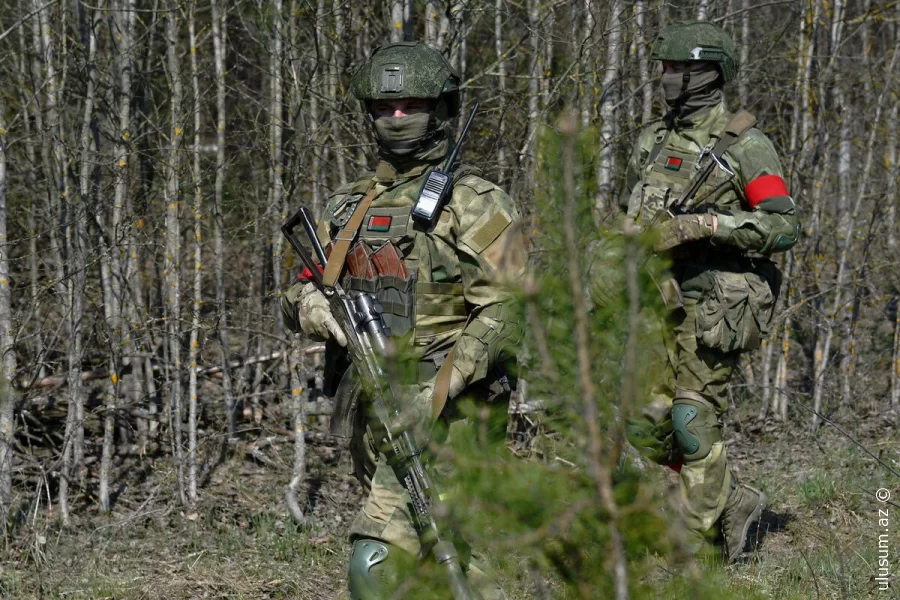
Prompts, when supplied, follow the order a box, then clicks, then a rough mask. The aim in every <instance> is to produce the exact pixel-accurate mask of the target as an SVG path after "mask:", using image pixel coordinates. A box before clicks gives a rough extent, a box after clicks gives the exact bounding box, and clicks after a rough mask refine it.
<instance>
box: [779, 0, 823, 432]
mask: <svg viewBox="0 0 900 600" xmlns="http://www.w3.org/2000/svg"><path fill="white" fill-rule="evenodd" d="M818 11H819V3H818V0H808V1H806V7H805V10H804V14H803V17H802V18H801V19H800V32H799V47H800V50H799V54H800V60H799V61H798V64H797V77H796V81H795V84H794V89H795V90H796V93H797V95H798V96H799V97H800V102H799V104H798V105H795V107H794V118H793V124H792V127H791V138H790V146H789V147H790V150H789V153H788V154H789V156H791V162H790V163H789V167H788V169H789V172H788V180H789V182H790V185H791V190H792V191H793V194H794V197H796V198H798V199H801V200H802V199H803V198H807V197H809V196H810V194H808V192H807V189H806V188H804V187H803V186H802V184H803V182H802V180H801V179H800V175H802V174H803V173H804V171H805V169H806V165H807V164H808V163H809V160H808V158H807V157H808V156H811V151H812V144H811V140H810V132H811V129H812V117H813V114H812V111H813V106H812V102H811V97H812V94H811V89H812V88H811V81H812V64H813V63H812V59H813V53H814V46H815V32H816V23H817V21H818V14H819V12H818ZM795 156H796V157H797V159H796V160H795V159H794V158H793V157H795ZM814 194H815V192H814V193H813V196H814ZM814 197H815V196H814ZM811 220H812V219H810V221H811ZM814 227H815V224H813V223H811V222H810V223H808V224H807V233H812V232H813V231H814ZM795 263H796V266H797V268H796V269H794V266H795ZM795 270H796V272H802V271H803V262H802V255H801V254H799V253H796V252H794V251H791V252H790V253H789V254H788V256H787V258H786V259H785V272H784V281H785V282H786V283H787V286H788V293H787V296H786V299H785V303H784V306H785V310H786V311H787V312H786V314H785V316H784V321H783V324H782V329H781V348H780V350H781V351H780V352H779V354H778V361H777V365H776V368H775V390H774V397H773V400H772V412H773V414H775V415H776V418H780V419H781V420H784V419H786V418H787V410H788V395H787V375H788V372H789V360H790V349H791V324H792V318H793V315H792V313H791V312H790V311H791V310H793V298H794V289H795V288H794V285H793V280H792V273H793V271H795Z"/></svg>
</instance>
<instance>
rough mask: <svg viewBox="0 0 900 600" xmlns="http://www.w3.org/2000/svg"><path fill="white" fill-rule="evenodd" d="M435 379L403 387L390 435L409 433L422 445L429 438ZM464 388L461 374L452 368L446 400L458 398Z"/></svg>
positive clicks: (464, 384)
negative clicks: (398, 408) (397, 412)
mask: <svg viewBox="0 0 900 600" xmlns="http://www.w3.org/2000/svg"><path fill="white" fill-rule="evenodd" d="M436 382H437V378H436V377H435V378H434V379H431V380H429V381H423V382H422V383H419V384H416V385H411V386H404V387H405V390H402V391H400V392H399V393H400V394H402V396H401V398H400V403H401V406H400V411H399V413H400V414H399V415H396V416H395V418H394V420H393V421H392V422H391V433H392V434H394V435H397V434H398V433H401V432H403V431H407V430H408V431H409V432H410V433H412V434H413V437H414V438H415V439H416V440H421V441H422V443H424V441H425V440H427V439H428V438H429V433H430V430H431V425H432V424H433V423H434V418H433V414H432V410H433V409H432V407H433V404H434V386H435V383H436ZM465 388H466V382H465V379H464V377H463V375H462V373H461V372H460V371H459V370H458V369H457V368H456V367H453V368H452V369H451V373H450V393H449V394H448V395H447V397H448V398H454V397H456V396H458V395H459V394H460V393H461V392H462V391H463V390H464V389H465Z"/></svg>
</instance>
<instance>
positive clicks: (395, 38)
mask: <svg viewBox="0 0 900 600" xmlns="http://www.w3.org/2000/svg"><path fill="white" fill-rule="evenodd" d="M415 11H416V6H415V3H414V1H413V0H392V2H391V41H392V42H402V41H406V40H411V39H412V37H413V26H414V24H415V22H416V12H415Z"/></svg>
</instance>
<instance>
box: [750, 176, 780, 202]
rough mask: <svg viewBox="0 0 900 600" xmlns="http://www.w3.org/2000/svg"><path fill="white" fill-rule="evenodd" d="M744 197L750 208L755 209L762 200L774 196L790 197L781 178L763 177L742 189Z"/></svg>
mask: <svg viewBox="0 0 900 600" xmlns="http://www.w3.org/2000/svg"><path fill="white" fill-rule="evenodd" d="M744 196H745V197H746V198H747V203H748V204H749V205H750V208H756V206H757V205H758V204H759V203H760V202H762V201H763V200H767V199H769V198H772V197H774V196H790V194H789V193H788V189H787V186H786V185H785V183H784V179H782V178H781V176H779V175H763V176H762V177H757V178H756V179H754V180H753V181H751V182H750V183H748V184H747V187H745V188H744Z"/></svg>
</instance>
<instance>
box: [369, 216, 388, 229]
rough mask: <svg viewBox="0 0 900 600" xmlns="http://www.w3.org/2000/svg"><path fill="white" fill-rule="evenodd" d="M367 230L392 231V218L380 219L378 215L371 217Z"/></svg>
mask: <svg viewBox="0 0 900 600" xmlns="http://www.w3.org/2000/svg"><path fill="white" fill-rule="evenodd" d="M367 229H368V230H369V231H390V230H391V217H389V216H388V217H379V216H376V215H372V216H371V217H369V226H368V228H367Z"/></svg>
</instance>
